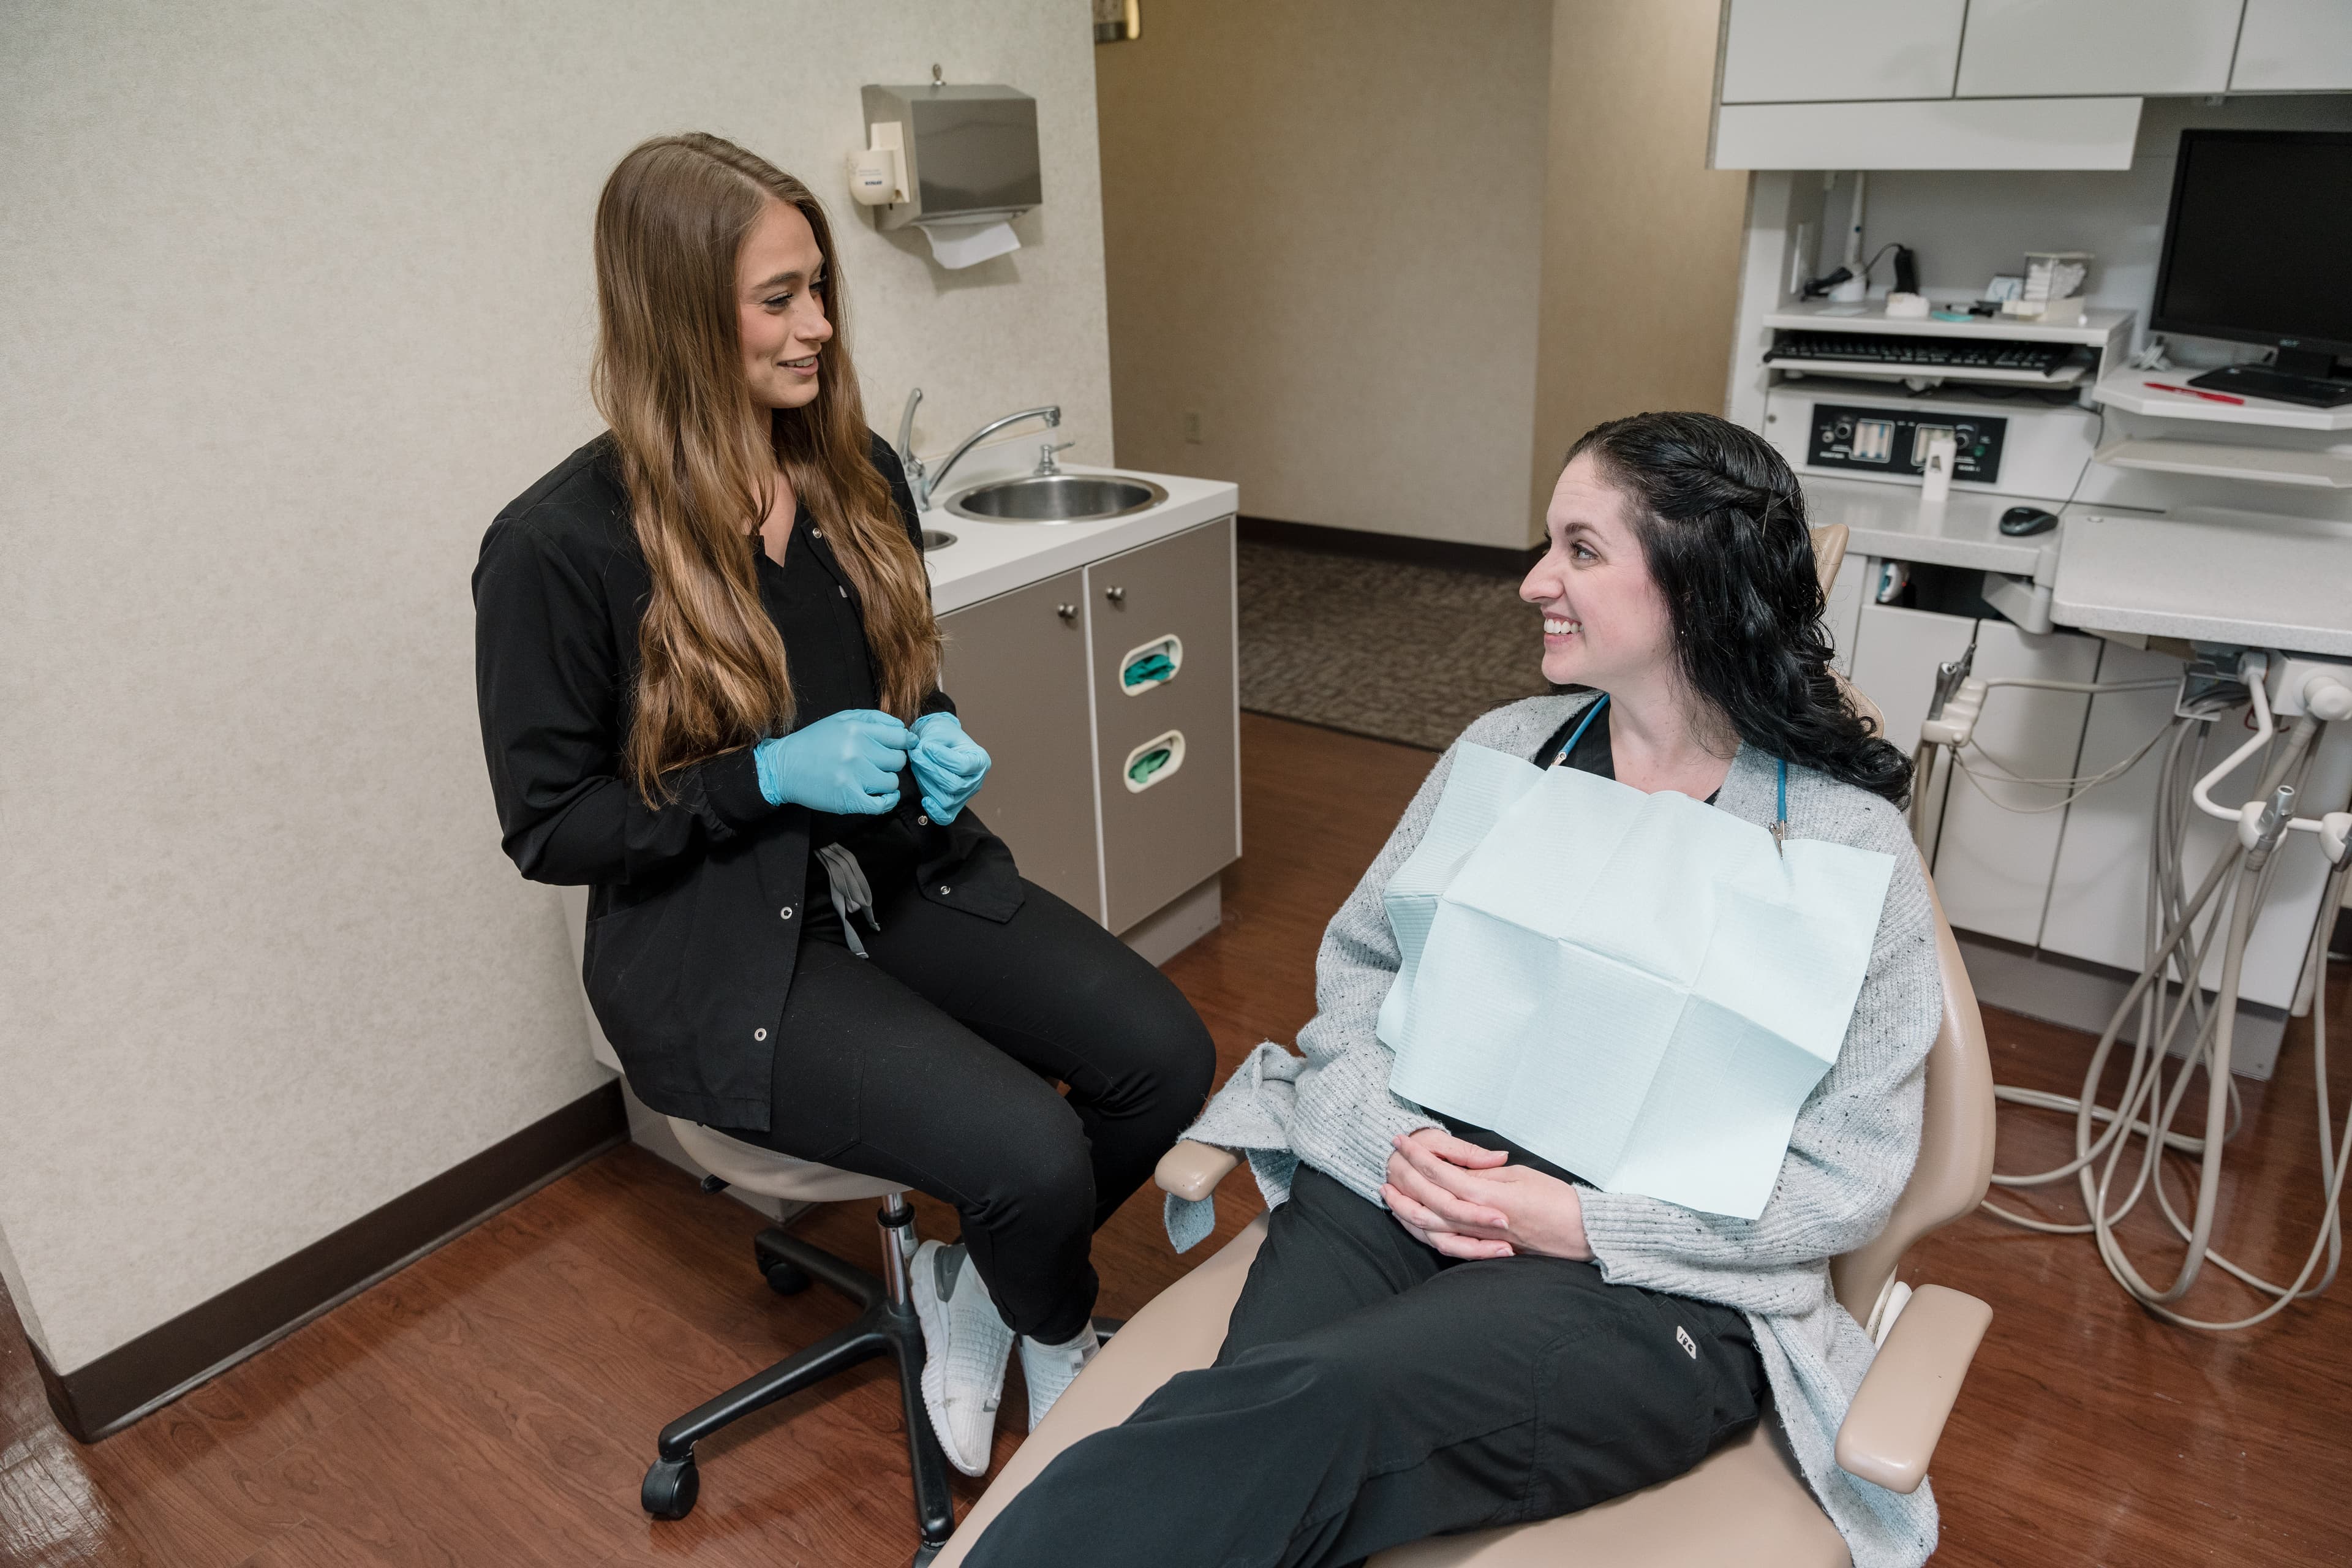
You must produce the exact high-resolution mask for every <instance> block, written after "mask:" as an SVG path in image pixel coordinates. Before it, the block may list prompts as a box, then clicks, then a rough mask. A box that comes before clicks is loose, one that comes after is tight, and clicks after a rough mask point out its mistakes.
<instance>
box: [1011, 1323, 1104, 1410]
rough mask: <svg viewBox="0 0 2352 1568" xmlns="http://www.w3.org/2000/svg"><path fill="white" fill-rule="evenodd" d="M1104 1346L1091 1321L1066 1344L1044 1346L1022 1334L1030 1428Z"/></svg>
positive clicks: (1022, 1372)
mask: <svg viewBox="0 0 2352 1568" xmlns="http://www.w3.org/2000/svg"><path fill="white" fill-rule="evenodd" d="M1101 1348H1102V1342H1101V1341H1100V1340H1099V1339H1097V1338H1096V1336H1095V1326H1094V1324H1092V1323H1088V1324H1087V1326H1086V1327H1085V1328H1083V1329H1080V1330H1079V1331H1078V1337H1077V1338H1076V1339H1074V1340H1072V1341H1071V1342H1069V1343H1067V1344H1061V1345H1043V1344H1039V1343H1038V1342H1036V1341H1035V1340H1033V1339H1031V1338H1030V1337H1029V1336H1028V1335H1026V1334H1024V1335H1022V1336H1021V1377H1022V1381H1023V1382H1024V1383H1026V1384H1028V1385H1029V1430H1031V1431H1032V1432H1034V1431H1035V1430H1037V1424H1038V1423H1039V1422H1040V1421H1043V1420H1045V1412H1047V1411H1048V1410H1051V1409H1052V1408H1054V1402H1055V1400H1057V1399H1059V1398H1061V1397H1062V1395H1063V1394H1064V1393H1065V1392H1066V1391H1067V1390H1068V1388H1069V1386H1070V1384H1073V1383H1076V1381H1077V1380H1078V1373H1081V1372H1083V1371H1085V1370H1086V1365H1087V1363H1088V1362H1090V1361H1092V1360H1094V1359H1095V1352H1097V1350H1100V1349H1101Z"/></svg>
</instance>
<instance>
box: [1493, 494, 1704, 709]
mask: <svg viewBox="0 0 2352 1568" xmlns="http://www.w3.org/2000/svg"><path fill="white" fill-rule="evenodd" d="M1630 510H1631V505H1630V503H1629V501H1628V500H1627V498H1626V496H1625V493H1624V492H1623V491H1622V490H1621V489H1618V488H1617V487H1616V486H1615V485H1613V484H1612V483H1610V482H1609V480H1608V479H1607V477H1606V476H1605V475H1604V474H1603V473H1602V471H1601V466H1600V464H1599V463H1598V462H1596V461H1595V460H1594V458H1593V456H1592V454H1591V453H1590V452H1581V453H1579V454H1578V455H1577V458H1576V460H1575V461H1573V462H1571V463H1570V464H1569V465H1568V468H1567V469H1566V471H1565V472H1563V473H1562V474H1561V475H1560V476H1559V484H1557V485H1555V486H1554V487H1552V492H1551V506H1550V508H1549V510H1547V511H1546V512H1545V513H1544V528H1545V531H1546V533H1547V534H1548V535H1549V540H1550V548H1549V549H1548V550H1546V551H1545V552H1544V556H1543V559H1542V560H1540V561H1538V562H1537V563H1536V565H1535V570H1533V571H1531V572H1529V573H1528V576H1527V581H1525V582H1524V583H1522V584H1519V597H1520V598H1522V599H1525V600H1526V601H1527V602H1528V604H1530V605H1535V606H1536V608H1537V609H1538V610H1540V611H1541V612H1542V613H1543V618H1544V620H1543V672H1544V679H1547V680H1549V681H1552V682H1554V683H1555V684H1557V685H1562V686H1566V685H1571V684H1573V685H1578V686H1591V687H1595V688H1597V689H1601V690H1602V691H1611V692H1618V691H1625V690H1628V689H1667V688H1670V687H1671V686H1672V684H1673V682H1674V680H1675V631H1674V622H1673V618H1672V617H1671V616H1669V615H1668V613H1667V609H1666V602H1665V597H1664V595H1662V594H1660V593H1659V592H1658V584H1657V582H1656V580H1655V579H1654V578H1653V577H1652V576H1651V575H1650V565H1649V562H1648V561H1647V560H1646V559H1644V557H1643V553H1642V541H1641V539H1640V537H1639V535H1638V534H1636V533H1635V531H1634V525H1633V520H1632V518H1631V517H1630V516H1629V515H1628V514H1629V512H1630Z"/></svg>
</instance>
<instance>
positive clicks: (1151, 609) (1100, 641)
mask: <svg viewBox="0 0 2352 1568" xmlns="http://www.w3.org/2000/svg"><path fill="white" fill-rule="evenodd" d="M1087 621H1088V637H1089V639H1090V641H1091V643H1092V645H1093V653H1092V657H1093V662H1094V690H1095V697H1094V702H1095V733H1096V736H1097V740H1096V751H1097V793H1098V794H1099V795H1100V797H1101V801H1102V844H1103V886H1104V889H1105V894H1106V901H1107V902H1108V907H1109V919H1108V922H1107V923H1108V925H1109V926H1110V929H1111V930H1113V931H1126V930H1128V929H1129V928H1130V927H1132V926H1133V925H1134V924H1135V923H1136V922H1137V921H1140V920H1142V919H1143V918H1144V917H1145V916H1147V915H1150V914H1153V913H1156V912H1157V911H1158V910H1160V909H1161V908H1162V907H1164V906H1165V905H1166V904H1167V903H1168V902H1169V901H1170V900H1172V899H1174V898H1176V897H1177V896H1178V895H1180V894H1182V893H1185V892H1188V891H1190V890H1191V889H1192V888H1194V887H1196V886H1197V885H1199V884H1200V883H1201V882H1202V881H1205V880H1206V879H1209V878H1210V877H1212V876H1213V875H1215V874H1216V872H1217V871H1218V870H1219V869H1220V868H1223V867H1224V866H1226V865H1228V864H1230V863H1231V862H1232V861H1233V860H1234V859H1235V858H1238V857H1239V856H1240V854H1241V849H1242V847H1241V773H1240V756H1239V749H1238V745H1237V742H1236V737H1235V734H1234V728H1235V724H1236V722H1237V714H1238V712H1239V703H1240V692H1239V689H1238V687H1237V686H1236V684H1235V682H1236V670H1235V667H1234V524H1233V520H1232V519H1231V518H1226V519H1224V520H1223V521H1218V522H1213V523H1210V524H1207V525H1206V526H1205V527H1202V528H1195V529H1192V530H1189V531H1186V532H1183V533H1180V534H1177V535H1175V536H1174V537H1173V538H1171V539H1163V540H1160V542H1157V543H1154V544H1147V545H1144V546H1143V547H1142V548H1140V549H1138V550H1130V551H1129V552H1127V553H1126V554H1124V555H1114V556H1112V557H1111V558H1110V559H1109V560H1108V561H1099V562H1097V563H1095V564H1093V565H1092V566H1089V567H1087ZM1171 638H1174V639H1177V640H1178V641H1180V642H1181V645H1182V652H1181V660H1178V661H1177V663H1176V669H1175V673H1174V674H1173V675H1172V676H1170V677H1168V678H1167V679H1156V680H1154V679H1152V676H1151V675H1150V671H1152V670H1154V669H1156V668H1159V667H1157V666H1155V665H1153V664H1151V663H1150V660H1152V658H1154V657H1155V655H1157V656H1159V657H1163V658H1164V657H1167V654H1166V647H1167V644H1168V641H1169V639H1171ZM1130 671H1132V672H1134V673H1133V678H1132V679H1127V677H1128V676H1129V672H1130ZM1147 680H1149V681H1151V683H1150V684H1148V685H1146V684H1142V682H1144V681H1147ZM1130 688H1133V689H1130ZM1171 736H1172V737H1181V739H1180V740H1178V741H1176V742H1172V743H1170V742H1168V738H1169V737H1171ZM1163 750H1167V751H1170V752H1172V753H1174V754H1171V755H1170V756H1166V757H1157V766H1154V761H1155V757H1156V756H1157V753H1158V752H1161V751H1163ZM1137 773H1140V774H1141V776H1140V777H1137V776H1134V775H1135V774H1137Z"/></svg>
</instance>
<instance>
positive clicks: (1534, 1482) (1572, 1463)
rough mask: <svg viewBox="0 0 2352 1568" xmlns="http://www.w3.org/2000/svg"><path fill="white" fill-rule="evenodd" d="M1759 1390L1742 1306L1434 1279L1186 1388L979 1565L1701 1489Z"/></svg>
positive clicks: (1147, 1409) (1086, 1559)
mask: <svg viewBox="0 0 2352 1568" xmlns="http://www.w3.org/2000/svg"><path fill="white" fill-rule="evenodd" d="M1342 1195H1343V1196H1344V1197H1345V1198H1346V1200H1347V1201H1349V1202H1358V1201H1360V1200H1356V1199H1354V1198H1353V1196H1352V1194H1344V1190H1343V1193H1342ZM1286 1206H1287V1205H1286ZM1361 1206H1362V1207H1363V1208H1364V1209H1365V1210H1366V1211H1368V1212H1370V1213H1372V1214H1374V1215H1379V1217H1381V1219H1382V1220H1384V1221H1386V1222H1387V1223H1389V1224H1391V1225H1392V1224H1394V1221H1393V1220H1391V1219H1389V1218H1388V1216H1387V1215H1384V1214H1381V1213H1380V1211H1379V1210H1377V1209H1375V1208H1374V1207H1373V1205H1370V1204H1363V1205H1361ZM1280 1213H1281V1211H1279V1210H1277V1211H1276V1215H1277V1218H1278V1217H1279V1215H1280ZM1415 1245H1417V1244H1415ZM1314 1256H1315V1255H1314V1254H1312V1253H1310V1252H1307V1251H1305V1250H1303V1249H1294V1252H1293V1254H1292V1257H1291V1260H1290V1263H1289V1264H1288V1265H1286V1268H1290V1267H1297V1268H1299V1269H1300V1270H1301V1274H1302V1278H1301V1279H1299V1284H1300V1286H1301V1287H1302V1288H1303V1289H1308V1290H1312V1291H1319V1290H1321V1289H1323V1286H1322V1284H1321V1283H1320V1282H1317V1281H1312V1280H1309V1279H1305V1278H1303V1275H1304V1274H1305V1273H1307V1272H1308V1271H1311V1270H1314V1269H1316V1268H1325V1267H1331V1266H1332V1265H1333V1261H1334V1259H1336V1258H1344V1257H1345V1256H1346V1255H1345V1254H1333V1253H1324V1254H1323V1255H1322V1258H1323V1261H1322V1262H1321V1263H1319V1264H1318V1263H1317V1262H1314V1261H1311V1259H1312V1258H1314ZM1433 1256H1434V1255H1433ZM1338 1267H1339V1272H1341V1273H1349V1272H1350V1271H1352V1269H1353V1268H1354V1265H1353V1264H1352V1263H1340V1264H1339V1266H1338ZM1253 1283H1254V1284H1255V1283H1256V1280H1255V1277H1254V1279H1253ZM1677 1331H1680V1332H1679V1334H1678V1333H1677ZM1685 1342H1687V1344H1685ZM1228 1350H1229V1352H1230V1351H1231V1350H1232V1347H1231V1346H1230V1345H1229V1346H1228ZM1762 1394H1763V1371H1762V1367H1761V1365H1760V1363H1759V1362H1758V1360H1757V1358H1756V1353H1755V1348H1754V1346H1753V1344H1752V1342H1750V1341H1749V1339H1748V1330H1747V1326H1746V1323H1745V1321H1744V1320H1742V1319H1741V1318H1740V1317H1739V1315H1738V1313H1736V1312H1731V1311H1729V1310H1727V1309H1723V1308H1719V1307H1715V1306H1711V1305H1708V1304H1706V1303H1700V1302H1695V1301H1687V1300H1683V1299H1680V1298H1675V1297H1669V1296H1662V1295H1658V1294H1656V1293H1654V1292H1650V1291H1644V1290H1641V1289H1635V1288H1633V1287H1623V1286H1611V1285H1609V1284H1607V1283H1606V1282H1604V1281H1603V1280H1602V1279H1601V1276H1600V1271H1599V1270H1598V1269H1597V1268H1595V1267H1594V1266H1593V1265H1591V1264H1590V1263H1578V1262H1571V1261H1569V1260H1566V1259H1559V1258H1503V1259H1495V1260H1486V1261H1479V1262H1473V1263H1458V1264H1445V1265H1441V1266H1433V1272H1432V1273H1431V1275H1430V1277H1429V1278H1428V1279H1425V1280H1423V1281H1422V1282H1421V1283H1419V1284H1416V1285H1413V1286H1412V1287H1411V1288H1409V1289H1404V1290H1402V1291H1400V1292H1397V1293H1395V1294H1393V1295H1387V1296H1382V1297H1380V1298H1379V1299H1377V1300H1373V1301H1372V1302H1370V1304H1368V1305H1366V1306H1363V1307H1361V1308H1359V1309H1357V1310H1353V1311H1349V1312H1347V1313H1346V1314H1345V1315H1342V1316H1339V1317H1335V1318H1331V1319H1329V1320H1328V1321H1324V1322H1322V1323H1320V1324H1318V1325H1317V1326H1315V1327H1312V1328H1309V1329H1307V1330H1306V1331H1303V1332H1301V1333H1298V1334H1297V1335H1296V1336H1294V1337H1291V1338H1286V1339H1282V1340H1276V1341H1270V1342H1260V1343H1256V1344H1253V1345H1251V1346H1249V1347H1248V1348H1246V1349H1244V1350H1241V1351H1239V1352H1237V1353H1231V1354H1229V1356H1228V1357H1227V1358H1226V1359H1224V1360H1223V1361H1221V1363H1219V1364H1218V1365H1217V1366H1215V1367H1213V1368H1210V1369H1208V1370H1205V1371H1202V1372H1194V1373H1183V1374H1181V1375H1180V1376H1178V1377H1176V1378H1173V1379H1171V1381H1170V1382H1169V1384H1167V1386H1166V1387H1164V1388H1162V1389H1161V1390H1160V1392H1159V1393H1157V1394H1153V1395H1152V1396H1151V1397H1150V1399H1149V1400H1146V1401H1145V1402H1144V1404H1143V1405H1142V1406H1141V1407H1140V1408H1139V1409H1138V1410H1137V1412H1136V1413H1135V1415H1133V1416H1132V1417H1130V1418H1129V1421H1128V1422H1127V1423H1126V1424H1124V1425H1122V1426H1118V1427H1114V1428H1112V1429H1110V1430H1109V1431H1107V1432H1103V1433H1098V1434H1097V1435H1096V1436H1092V1437H1090V1438H1087V1440H1086V1441H1084V1442H1082V1443H1079V1444H1076V1445H1075V1446H1074V1447H1071V1448H1070V1449H1069V1450H1068V1451H1067V1452H1066V1453H1064V1454H1063V1455H1061V1456H1060V1457H1059V1458H1056V1459H1055V1461H1054V1463H1053V1464H1052V1465H1050V1466H1048V1467H1047V1468H1046V1469H1045V1473H1044V1474H1043V1475H1042V1476H1040V1477H1039V1478H1038V1479H1037V1480H1036V1481H1035V1482H1034V1483H1033V1484H1032V1485H1031V1486H1030V1487H1029V1488H1028V1489H1027V1490H1026V1491H1024V1493H1023V1495H1022V1496H1021V1497H1020V1498H1019V1499H1016V1500H1014V1502H1013V1506H1012V1507H1011V1508H1009V1509H1007V1510H1006V1511H1005V1512H1004V1513H1003V1515H1002V1516H1000V1517H999V1518H998V1520H997V1521H996V1522H995V1523H994V1524H993V1525H992V1526H991V1527H990V1529H989V1531H988V1532H987V1534H985V1535H984V1536H982V1539H981V1541H980V1542H979V1543H978V1546H977V1549H976V1550H975V1551H974V1552H973V1553H972V1555H971V1559H970V1561H971V1563H972V1564H973V1565H974V1568H1010V1565H1012V1564H1015V1563H1049V1562H1053V1563H1059V1562H1069V1563H1079V1562H1083V1563H1096V1564H1106V1565H1108V1564H1135V1565H1144V1564H1155V1565H1156V1564H1167V1565H1168V1568H1176V1565H1178V1564H1187V1565H1197V1564H1205V1563H1214V1564H1218V1565H1219V1568H1260V1565H1263V1568H1308V1565H1316V1568H1324V1565H1328V1564H1335V1563H1351V1562H1354V1561H1356V1560H1357V1559H1360V1558H1362V1557H1365V1556H1369V1555H1370V1554H1371V1553H1372V1552H1379V1551H1381V1550H1384V1549H1386V1548H1388V1547H1391V1546H1394V1545H1399V1544H1402V1543H1403V1542H1411V1541H1418V1540H1422V1539H1424V1538H1426V1537H1428V1536H1431V1535H1437V1534H1444V1533H1448V1532H1452V1531H1463V1530H1471V1529H1477V1528H1480V1527H1482V1526H1490V1525H1500V1524H1508V1523H1516V1522H1522V1521H1528V1520H1535V1519H1544V1518H1550V1517H1553V1516H1556V1515H1558V1514H1561V1513H1566V1512H1570V1511H1573V1510H1577V1509H1580V1508H1585V1507H1589V1506H1591V1504H1593V1503H1596V1502H1601V1501H1604V1500H1607V1499H1609V1498H1612V1497H1615V1496H1618V1495H1620V1494H1622V1493H1623V1492H1626V1491H1629V1490H1633V1489H1636V1488H1639V1487H1643V1486H1646V1485H1649V1484H1651V1483H1653V1482H1655V1481H1659V1480H1664V1479H1669V1478H1671V1477H1673V1476H1676V1475H1680V1474H1682V1473H1683V1472H1684V1471H1685V1470H1688V1469H1689V1468H1691V1467H1692V1466H1694V1465H1696V1463H1697V1462H1698V1461H1699V1459H1701V1458H1704V1457H1705V1456H1706V1453H1707V1451H1708V1450H1709V1449H1710V1448H1712V1447H1715V1446H1716V1445H1717V1444H1718V1443H1720V1442H1722V1441H1723V1440H1725V1439H1726V1438H1727V1437H1729V1436H1732V1435H1733V1434H1735V1433H1736V1432H1738V1431H1739V1430H1740V1429H1741V1428H1742V1427H1743V1426H1745V1425H1747V1424H1748V1423H1749V1422H1752V1421H1753V1420H1754V1419H1755V1418H1756V1414H1757V1411H1758V1409H1759V1403H1760V1400H1761V1398H1762Z"/></svg>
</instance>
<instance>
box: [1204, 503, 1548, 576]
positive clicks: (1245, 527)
mask: <svg viewBox="0 0 2352 1568" xmlns="http://www.w3.org/2000/svg"><path fill="white" fill-rule="evenodd" d="M1240 528H1241V537H1242V539H1243V540H1244V542H1247V543H1251V544H1281V545H1287V546H1288V547H1289V548H1291V549H1293V550H1321V551H1326V552H1329V553H1331V554H1334V555H1360V556H1365V557H1368V558H1370V559H1371V560H1374V561H1408V562H1411V563H1412V564H1414V565H1416V566H1446V567H1451V568H1453V569H1454V571H1457V572H1484V573H1486V574H1488V575H1490V576H1496V577H1510V578H1514V579H1516V578H1519V577H1524V576H1526V575H1527V574H1528V568H1529V567H1530V566H1533V565H1534V564H1535V563H1536V562H1537V561H1538V559H1540V558H1541V557H1542V555H1543V546H1542V545H1539V544H1535V545H1529V546H1528V547H1527V548H1526V549H1523V550H1507V549H1505V548H1504V547H1503V546H1501V545H1499V544H1464V543H1461V542H1458V541H1455V540H1451V539H1420V538H1415V537H1413V536H1412V535H1410V534H1402V533H1373V532H1370V531H1367V530H1364V529H1360V528H1326V527H1324V526H1323V525H1322V524H1321V523H1319V522H1281V521H1276V520H1275V519H1273V518H1270V517H1244V518H1243V519H1242V520H1241V522H1240Z"/></svg>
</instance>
